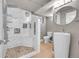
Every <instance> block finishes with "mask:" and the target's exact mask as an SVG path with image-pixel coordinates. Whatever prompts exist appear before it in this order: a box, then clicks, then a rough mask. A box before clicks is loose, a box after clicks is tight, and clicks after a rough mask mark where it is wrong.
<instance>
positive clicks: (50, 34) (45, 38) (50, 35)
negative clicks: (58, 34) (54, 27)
mask: <svg viewBox="0 0 79 59" xmlns="http://www.w3.org/2000/svg"><path fill="white" fill-rule="evenodd" d="M52 34H53V33H52V32H47V36H44V42H45V43H48V42H49V40H50V38H51V37H52Z"/></svg>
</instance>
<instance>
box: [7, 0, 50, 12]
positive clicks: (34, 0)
mask: <svg viewBox="0 0 79 59" xmlns="http://www.w3.org/2000/svg"><path fill="white" fill-rule="evenodd" d="M50 1H51V0H7V4H8V6H13V7H19V8H23V9H26V10H29V11H32V12H35V11H37V10H39V9H40V8H41V7H43V6H44V5H46V4H47V3H48V2H50Z"/></svg>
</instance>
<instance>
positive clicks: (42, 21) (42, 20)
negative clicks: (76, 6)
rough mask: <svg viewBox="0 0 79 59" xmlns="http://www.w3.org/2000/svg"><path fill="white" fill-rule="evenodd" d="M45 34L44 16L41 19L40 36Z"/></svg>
mask: <svg viewBox="0 0 79 59" xmlns="http://www.w3.org/2000/svg"><path fill="white" fill-rule="evenodd" d="M45 35H46V17H42V19H41V38H43V36H45Z"/></svg>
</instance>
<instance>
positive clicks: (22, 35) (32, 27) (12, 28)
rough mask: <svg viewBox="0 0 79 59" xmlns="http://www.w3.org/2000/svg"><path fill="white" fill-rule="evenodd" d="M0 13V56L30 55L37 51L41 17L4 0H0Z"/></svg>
mask: <svg viewBox="0 0 79 59" xmlns="http://www.w3.org/2000/svg"><path fill="white" fill-rule="evenodd" d="M2 5H3V6H2ZM2 12H3V13H2ZM0 13H1V15H0V18H1V20H0V24H1V25H0V29H1V30H0V42H1V45H0V57H6V58H19V57H31V56H33V55H34V54H36V53H38V52H39V51H40V20H41V17H40V16H36V15H33V14H32V13H31V12H30V11H26V10H23V9H20V8H18V7H13V6H8V5H7V2H6V0H0Z"/></svg>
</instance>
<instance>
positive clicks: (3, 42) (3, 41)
mask: <svg viewBox="0 0 79 59" xmlns="http://www.w3.org/2000/svg"><path fill="white" fill-rule="evenodd" d="M8 41H9V40H0V44H7V42H8Z"/></svg>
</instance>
